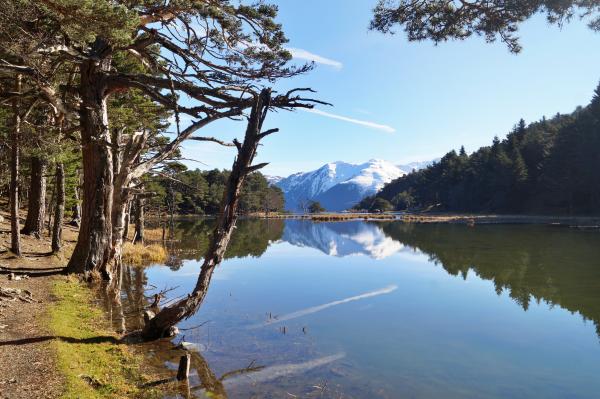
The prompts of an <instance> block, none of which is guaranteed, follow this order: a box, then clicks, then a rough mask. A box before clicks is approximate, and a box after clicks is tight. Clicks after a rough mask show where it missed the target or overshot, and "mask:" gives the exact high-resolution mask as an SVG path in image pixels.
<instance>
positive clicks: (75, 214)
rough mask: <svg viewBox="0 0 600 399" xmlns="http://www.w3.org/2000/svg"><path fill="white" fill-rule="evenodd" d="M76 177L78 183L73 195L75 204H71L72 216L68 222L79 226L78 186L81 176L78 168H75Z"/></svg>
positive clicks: (79, 204)
mask: <svg viewBox="0 0 600 399" xmlns="http://www.w3.org/2000/svg"><path fill="white" fill-rule="evenodd" d="M77 179H78V184H77V186H76V187H75V191H74V195H75V205H73V217H72V219H71V221H70V222H69V224H70V225H71V226H75V227H79V226H80V225H81V203H80V202H79V186H80V185H81V177H80V175H79V170H77Z"/></svg>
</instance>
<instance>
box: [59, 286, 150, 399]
mask: <svg viewBox="0 0 600 399" xmlns="http://www.w3.org/2000/svg"><path fill="white" fill-rule="evenodd" d="M53 294H54V296H55V297H56V301H55V302H54V303H53V304H51V305H50V307H49V313H48V318H49V320H48V325H49V329H50V331H51V333H52V334H53V335H55V336H56V337H57V339H54V340H53V341H52V343H51V345H52V348H53V349H54V351H55V352H56V355H57V366H58V368H59V370H60V372H61V373H62V374H63V375H64V380H65V386H64V393H63V395H62V397H63V398H82V399H87V398H134V397H143V398H154V397H160V395H159V394H158V393H157V392H154V391H151V390H145V389H141V388H140V386H141V385H142V384H143V383H145V382H147V378H146V377H145V376H144V375H143V374H142V372H141V370H140V366H141V364H142V361H143V356H142V355H141V354H135V353H134V352H132V351H131V350H130V348H128V347H127V345H125V344H123V343H121V342H120V341H119V337H118V336H117V335H116V334H114V333H112V332H111V331H110V329H109V327H108V325H107V323H106V321H105V319H104V315H103V311H102V310H101V309H100V308H98V307H97V306H96V305H94V304H93V303H92V295H93V291H92V290H90V289H89V288H88V287H87V286H86V285H85V284H83V283H80V282H79V281H78V280H77V279H75V278H66V279H65V278H61V279H58V280H56V281H55V282H54V284H53Z"/></svg>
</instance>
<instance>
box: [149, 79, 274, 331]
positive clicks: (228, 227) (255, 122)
mask: <svg viewBox="0 0 600 399" xmlns="http://www.w3.org/2000/svg"><path fill="white" fill-rule="evenodd" d="M270 99H271V93H270V90H267V89H265V90H263V91H262V92H261V93H260V95H259V96H257V98H256V99H255V103H254V105H253V107H252V110H251V113H250V117H249V119H248V126H247V128H246V134H245V136H244V142H243V144H240V143H239V142H237V141H236V146H237V148H238V156H237V158H236V159H235V161H234V163H233V167H232V168H231V173H230V175H229V178H228V180H227V185H226V187H225V190H224V192H223V199H222V200H221V212H220V213H219V217H218V218H217V223H216V226H215V229H214V231H213V234H212V237H211V241H210V245H209V248H208V250H207V252H206V254H205V257H204V263H203V264H202V268H201V271H200V276H199V277H198V281H197V283H196V286H195V288H194V290H193V291H192V293H191V294H189V295H188V296H187V297H186V298H184V299H182V300H180V301H178V302H176V303H174V304H173V305H170V306H168V307H165V308H163V309H162V310H161V311H160V312H158V314H157V315H156V316H155V317H154V318H152V319H151V320H149V321H148V322H147V323H146V325H145V326H144V329H143V330H142V335H143V336H144V337H145V338H146V339H158V338H161V337H165V336H170V335H173V334H174V333H175V332H176V328H175V325H176V324H177V323H179V322H180V321H181V320H183V319H187V318H189V317H190V316H192V315H193V314H194V313H196V312H197V311H198V309H199V308H200V305H201V304H202V302H203V301H204V298H205V297H206V294H207V292H208V287H209V285H210V281H211V278H212V274H213V272H214V270H215V268H216V267H217V265H219V264H220V263H221V261H222V260H223V257H224V255H225V250H226V249H227V245H228V244H229V240H230V239H231V233H232V232H233V229H234V227H235V223H236V220H237V209H238V205H239V199H240V193H241V189H242V185H243V183H244V180H245V178H246V176H247V175H248V174H250V173H252V172H254V171H256V170H258V169H260V168H261V167H264V166H265V165H266V164H259V165H255V166H251V165H252V161H253V160H254V157H255V155H256V150H257V148H258V145H259V143H260V140H261V139H262V138H263V137H265V136H266V135H267V134H268V133H273V132H275V131H276V130H273V131H271V132H265V133H261V129H262V124H263V122H264V120H265V117H266V115H267V111H268V109H269V104H270Z"/></svg>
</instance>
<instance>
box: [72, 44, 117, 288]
mask: <svg viewBox="0 0 600 399" xmlns="http://www.w3.org/2000/svg"><path fill="white" fill-rule="evenodd" d="M94 47H95V51H96V52H101V51H102V43H101V41H99V40H97V41H96V43H95V44H94ZM109 68H110V60H107V59H104V60H103V61H101V62H100V63H98V61H95V60H89V61H84V62H83V63H82V64H81V66H80V69H81V79H80V85H79V91H80V96H81V100H82V104H81V106H80V110H79V119H80V124H81V143H82V146H81V147H82V155H83V203H82V218H81V227H80V229H79V237H78V238H77V244H76V245H75V249H74V251H73V255H72V256H71V259H70V260H69V264H68V265H67V270H68V272H69V273H84V274H86V276H87V277H88V278H99V277H102V278H105V279H110V278H111V277H112V274H113V273H112V270H110V267H109V266H108V263H107V260H108V258H109V256H110V251H111V244H112V220H111V219H112V205H113V204H112V201H113V169H112V168H113V162H112V152H111V148H110V147H111V137H110V133H109V129H108V113H107V93H106V84H105V76H104V73H105V72H107V71H108V70H109Z"/></svg>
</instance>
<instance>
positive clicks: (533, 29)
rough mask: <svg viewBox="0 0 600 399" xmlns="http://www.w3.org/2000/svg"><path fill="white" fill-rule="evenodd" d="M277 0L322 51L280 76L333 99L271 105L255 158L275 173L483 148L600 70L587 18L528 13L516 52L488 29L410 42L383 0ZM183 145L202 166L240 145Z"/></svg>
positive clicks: (550, 108)
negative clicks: (379, 4) (383, 22)
mask: <svg viewBox="0 0 600 399" xmlns="http://www.w3.org/2000/svg"><path fill="white" fill-rule="evenodd" d="M275 3H276V4H278V5H279V18H278V20H279V22H281V23H282V24H283V26H284V30H285V32H286V34H287V36H288V38H289V39H290V43H289V47H290V48H293V49H294V50H293V52H294V54H296V55H297V56H299V57H308V58H316V59H318V60H319V61H320V62H319V63H317V67H316V69H315V70H313V71H312V72H310V73H309V74H307V75H304V76H301V77H297V78H294V79H292V80H288V81H285V82H280V83H279V84H278V85H277V87H276V88H277V89H279V90H282V91H283V90H286V89H289V88H292V87H306V86H309V87H312V88H313V89H315V90H317V91H318V94H317V95H318V98H320V99H322V100H325V101H328V102H331V103H333V104H334V107H318V110H319V111H318V112H319V113H311V112H305V111H296V112H279V113H272V114H270V115H269V116H268V119H267V122H266V126H265V128H271V127H278V128H280V132H279V133H277V134H275V135H272V136H269V138H267V139H266V140H265V141H264V145H263V146H262V147H261V148H260V149H259V155H258V159H257V162H270V165H269V166H267V167H266V168H265V169H264V173H266V174H270V175H281V176H287V175H288V174H291V173H295V172H298V171H307V170H312V169H315V168H317V167H319V166H321V165H323V164H324V163H327V162H331V161H338V160H343V161H348V162H354V163H361V162H365V161H367V160H369V159H372V158H381V159H386V160H388V161H391V162H394V163H407V162H411V161H421V160H429V159H433V158H436V157H439V156H441V155H443V154H445V153H446V152H447V151H449V150H451V149H453V148H454V149H457V148H459V147H460V146H461V145H464V146H465V148H466V149H467V151H474V150H476V149H477V148H479V147H480V146H482V145H488V144H489V143H490V142H491V140H492V138H493V137H494V136H495V135H498V136H504V135H505V134H506V133H507V132H508V131H509V130H510V129H511V127H512V126H513V125H514V124H515V123H516V122H517V121H518V120H519V119H520V118H524V119H525V120H526V121H527V122H531V121H534V120H538V119H540V118H541V117H542V116H544V115H546V116H551V115H554V114H555V113H557V112H561V113H567V112H571V111H572V110H574V109H575V107H576V106H577V105H586V104H587V103H588V102H589V100H590V99H591V97H592V92H593V90H594V88H595V86H596V85H597V84H598V82H599V81H600V68H599V66H600V51H599V49H600V34H598V33H594V32H592V31H590V30H589V29H588V28H587V27H586V25H585V23H582V22H580V21H575V22H573V23H571V24H569V25H566V26H565V27H563V28H562V30H561V29H559V28H557V27H556V26H549V25H547V23H546V22H545V20H544V18H543V17H536V18H533V19H532V20H530V21H527V22H526V23H525V24H523V25H522V26H521V29H520V36H521V44H522V45H523V47H524V49H523V52H522V53H521V54H519V55H513V54H511V53H509V51H508V49H507V48H506V46H505V45H504V44H502V43H501V42H497V43H493V44H488V43H486V42H485V40H484V39H482V38H479V37H473V38H471V39H469V40H466V41H462V42H448V43H443V44H440V45H439V46H434V45H433V44H432V43H429V42H422V43H409V42H408V41H407V40H406V38H405V37H404V35H403V34H402V32H399V33H398V34H396V35H394V36H385V35H382V34H380V33H376V32H369V31H368V29H367V27H368V24H369V20H370V17H371V8H372V7H373V6H374V4H375V3H376V0H360V1H358V0H351V1H349V0H326V1H323V0H302V1H298V0H279V1H276V2H275ZM310 54H313V55H314V56H311V55H310ZM317 56H318V57H317ZM297 61H298V62H302V61H303V60H302V59H298V60H297ZM323 112H325V113H328V114H333V115H335V116H339V117H342V118H341V119H340V118H333V117H330V116H326V115H324V114H323ZM359 122H364V123H359ZM243 131H244V124H243V123H237V124H235V123H231V122H223V123H220V124H214V125H212V126H210V127H209V128H207V129H205V132H204V134H206V135H215V136H217V137H220V138H223V139H229V140H230V139H232V138H233V137H236V136H237V137H239V136H241V135H242V134H243ZM183 154H184V156H185V157H186V158H189V159H194V160H196V161H199V162H200V163H198V162H193V161H186V163H187V164H188V166H189V167H191V168H196V167H199V168H201V169H208V168H210V169H212V168H220V169H221V168H230V167H231V164H232V162H233V156H234V152H233V151H232V150H231V149H226V148H220V147H219V146H217V145H215V144H211V143H198V142H188V143H186V144H185V145H184V147H183Z"/></svg>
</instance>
